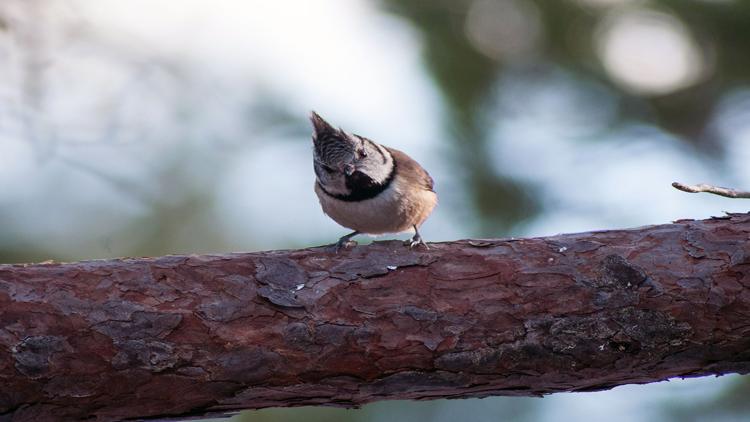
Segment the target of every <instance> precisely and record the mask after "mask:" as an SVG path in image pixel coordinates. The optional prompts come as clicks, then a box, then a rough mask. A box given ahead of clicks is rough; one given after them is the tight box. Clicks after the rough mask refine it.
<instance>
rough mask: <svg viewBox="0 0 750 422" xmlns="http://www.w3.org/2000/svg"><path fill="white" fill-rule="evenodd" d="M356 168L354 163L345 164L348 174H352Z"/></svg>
mask: <svg viewBox="0 0 750 422" xmlns="http://www.w3.org/2000/svg"><path fill="white" fill-rule="evenodd" d="M354 170H356V169H355V168H354V164H347V165H345V166H344V174H346V175H347V176H351V175H352V174H353V173H354Z"/></svg>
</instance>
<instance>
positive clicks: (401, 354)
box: [0, 214, 750, 421]
mask: <svg viewBox="0 0 750 422" xmlns="http://www.w3.org/2000/svg"><path fill="white" fill-rule="evenodd" d="M430 248H431V249H430V250H427V251H424V250H419V249H417V250H410V249H408V248H405V247H404V246H402V245H401V243H400V242H378V243H376V244H373V245H370V246H360V247H356V248H354V249H352V250H347V251H342V252H340V253H339V254H334V253H333V252H332V251H331V250H330V249H327V248H312V249H304V250H292V251H275V252H259V253H244V254H229V255H216V256H206V255H204V256H166V257H161V258H142V259H121V260H120V259H118V260H101V261H88V262H75V263H67V264H60V263H45V264H33V265H2V266H0V385H2V388H0V420H13V421H46V420H70V419H99V420H120V419H124V418H146V417H155V418H165V417H177V416H179V415H182V416H184V415H201V414H216V413H222V412H228V411H234V410H239V409H250V408H262V407H268V406H299V405H334V406H357V405H361V404H363V403H368V402H372V401H376V400H382V399H433V398H457V397H485V396H490V395H514V396H537V395H543V394H548V393H554V392H563V391H592V390H603V389H608V388H612V387H614V386H617V385H621V384H628V383H647V382H653V381H658V380H663V379H667V378H670V377H689V376H700V375H708V374H717V375H718V374H726V373H747V372H749V371H750V214H733V215H731V216H727V217H724V218H713V219H709V220H703V221H692V220H685V221H678V222H676V223H674V224H666V225H659V226H650V227H643V228H638V229H631V230H612V231H599V232H591V233H581V234H567V235H558V236H552V237H546V238H532V239H498V240H471V241H457V242H449V243H439V244H431V245H430Z"/></svg>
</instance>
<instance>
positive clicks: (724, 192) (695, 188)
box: [672, 182, 750, 198]
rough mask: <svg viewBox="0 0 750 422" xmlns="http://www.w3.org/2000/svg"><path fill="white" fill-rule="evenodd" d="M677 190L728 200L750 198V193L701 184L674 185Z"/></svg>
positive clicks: (675, 183)
mask: <svg viewBox="0 0 750 422" xmlns="http://www.w3.org/2000/svg"><path fill="white" fill-rule="evenodd" d="M672 186H673V187H674V188H675V189H679V190H681V191H683V192H690V193H698V192H707V193H713V194H714V195H719V196H726V197H727V198H750V192H746V191H741V190H737V189H731V188H724V187H721V186H713V185H707V184H705V183H701V184H699V185H686V184H683V183H680V182H674V183H672Z"/></svg>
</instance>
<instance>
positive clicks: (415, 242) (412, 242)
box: [404, 233, 430, 249]
mask: <svg viewBox="0 0 750 422" xmlns="http://www.w3.org/2000/svg"><path fill="white" fill-rule="evenodd" d="M420 245H422V246H423V247H424V248H425V249H430V247H429V246H427V243H425V241H424V239H422V236H420V235H419V233H417V234H415V235H414V237H412V238H411V239H409V240H405V241H404V246H408V247H409V248H411V249H414V248H416V247H417V246H420Z"/></svg>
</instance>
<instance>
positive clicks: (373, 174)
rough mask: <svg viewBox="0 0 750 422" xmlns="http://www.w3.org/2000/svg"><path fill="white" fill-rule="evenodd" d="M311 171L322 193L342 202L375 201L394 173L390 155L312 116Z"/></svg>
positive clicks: (314, 114)
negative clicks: (371, 199)
mask: <svg viewBox="0 0 750 422" xmlns="http://www.w3.org/2000/svg"><path fill="white" fill-rule="evenodd" d="M310 120H311V122H312V124H313V128H314V131H313V136H312V139H313V167H314V169H315V176H316V177H317V179H318V184H319V185H320V187H321V188H322V189H323V191H324V192H325V193H326V194H328V195H330V196H332V197H334V198H337V199H340V200H343V201H362V200H366V199H370V198H374V197H375V196H377V195H378V194H379V193H380V192H382V191H384V190H385V189H387V188H388V186H389V185H390V183H391V181H392V180H393V177H394V175H395V172H396V167H395V163H394V161H393V157H392V156H391V153H390V152H389V151H388V150H387V149H386V148H385V147H383V146H382V145H380V144H378V143H376V142H373V141H371V140H369V139H367V138H365V137H362V136H359V135H355V134H351V133H347V132H345V131H344V130H342V129H336V128H334V127H333V126H331V125H330V124H329V123H328V122H326V121H325V120H323V118H322V117H320V116H319V115H318V114H317V113H315V112H312V114H311V116H310Z"/></svg>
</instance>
